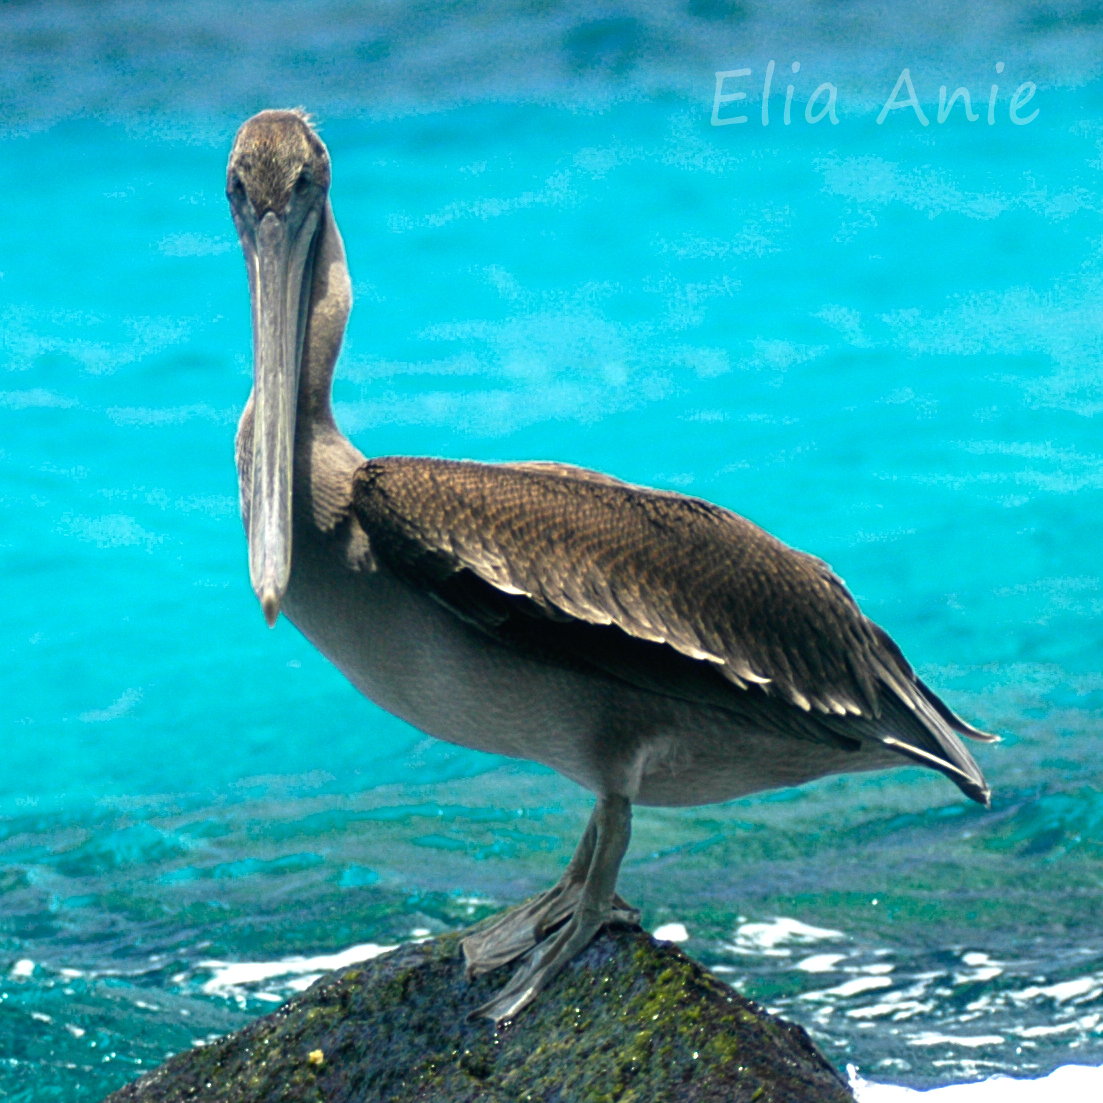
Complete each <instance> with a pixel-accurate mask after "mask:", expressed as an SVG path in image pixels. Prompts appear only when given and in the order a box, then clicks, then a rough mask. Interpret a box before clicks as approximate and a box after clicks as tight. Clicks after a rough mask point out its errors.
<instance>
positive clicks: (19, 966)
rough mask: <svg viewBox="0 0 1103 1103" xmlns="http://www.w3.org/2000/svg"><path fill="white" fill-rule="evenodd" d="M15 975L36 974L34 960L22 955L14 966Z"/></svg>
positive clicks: (13, 974)
mask: <svg viewBox="0 0 1103 1103" xmlns="http://www.w3.org/2000/svg"><path fill="white" fill-rule="evenodd" d="M11 975H12V976H13V977H29V976H33V975H34V962H33V961H31V959H30V958H29V957H21V958H20V959H19V960H18V961H17V962H16V963H15V964H14V965H13V966H12V967H11Z"/></svg>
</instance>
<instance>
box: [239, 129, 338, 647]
mask: <svg viewBox="0 0 1103 1103" xmlns="http://www.w3.org/2000/svg"><path fill="white" fill-rule="evenodd" d="M328 191H329V154H328V153H327V152H326V147H325V146H324V145H323V144H322V142H321V140H320V139H319V138H318V136H317V135H316V134H315V133H314V131H313V130H312V129H311V127H310V124H309V122H308V121H307V119H306V117H305V116H304V115H302V114H300V113H299V112H295V111H262V112H261V113H260V114H259V115H254V116H253V117H252V118H251V119H249V121H248V122H246V123H245V124H244V125H243V126H242V127H241V129H240V130H239V131H238V132H237V137H236V138H235V139H234V148H233V150H232V151H231V153H230V164H229V166H228V168H227V171H226V196H227V198H228V199H229V201H230V210H231V211H232V212H233V216H234V224H235V225H236V226H237V232H238V235H239V236H240V238H241V247H242V249H243V250H244V252H245V262H246V266H247V268H248V270H249V292H250V295H251V297H252V301H253V397H252V403H253V456H252V487H251V491H250V490H249V489H248V488H247V490H246V493H247V494H248V496H249V578H250V581H251V582H252V584H253V590H254V592H255V593H256V595H257V597H258V598H259V599H260V603H261V607H262V608H263V610H264V616H265V619H266V620H267V621H268V623H269V625H273V624H275V622H276V618H277V617H278V616H279V611H280V603H281V602H282V601H283V596H284V594H285V593H286V592H287V584H288V580H289V578H290V575H291V483H292V465H293V457H294V448H295V413H296V405H297V401H298V391H299V372H300V367H301V363H302V350H303V337H304V332H305V330H306V322H307V307H308V305H309V303H310V289H311V284H312V280H313V261H314V248H315V242H316V241H317V238H318V235H319V228H320V227H321V225H322V221H323V214H324V211H325V206H326V195H327V193H328Z"/></svg>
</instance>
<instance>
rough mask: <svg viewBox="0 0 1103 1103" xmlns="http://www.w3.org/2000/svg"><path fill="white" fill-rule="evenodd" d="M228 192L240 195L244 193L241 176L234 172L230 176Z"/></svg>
mask: <svg viewBox="0 0 1103 1103" xmlns="http://www.w3.org/2000/svg"><path fill="white" fill-rule="evenodd" d="M230 194H231V195H236V196H242V195H244V194H245V185H244V184H243V183H242V182H241V177H240V176H238V174H237V173H236V172H235V173H234V174H233V176H231V177H230Z"/></svg>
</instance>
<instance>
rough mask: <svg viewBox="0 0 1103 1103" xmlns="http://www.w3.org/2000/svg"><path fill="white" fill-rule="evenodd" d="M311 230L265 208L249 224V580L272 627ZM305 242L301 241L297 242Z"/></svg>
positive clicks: (287, 526)
mask: <svg viewBox="0 0 1103 1103" xmlns="http://www.w3.org/2000/svg"><path fill="white" fill-rule="evenodd" d="M312 230H313V226H310V227H303V228H302V229H301V230H300V232H299V233H298V234H295V235H293V236H290V235H289V234H288V228H287V225H286V223H285V222H284V221H283V220H282V219H281V218H279V216H278V215H276V214H275V213H274V212H272V211H268V212H267V213H265V215H264V217H263V218H262V219H261V220H260V222H259V223H258V224H257V226H256V234H255V238H254V242H255V251H254V254H253V257H252V258H250V259H251V260H252V262H253V263H252V267H253V271H252V272H250V276H251V277H252V279H251V280H250V283H251V285H252V287H251V290H252V292H253V465H252V476H253V486H252V498H251V501H250V509H249V579H250V581H251V582H252V584H253V591H254V592H255V593H256V595H257V597H258V598H259V599H260V604H261V607H262V608H263V610H264V618H265V620H267V621H268V624H269V626H270V627H271V626H272V625H274V624H275V623H276V618H277V617H278V616H279V613H280V603H281V602H282V601H283V596H284V594H285V593H287V584H288V580H289V579H290V577H291V482H292V472H293V457H294V449H295V408H296V404H297V400H298V389H299V360H300V356H301V347H302V330H303V326H304V318H303V315H304V313H305V310H304V309H303V293H302V292H303V276H304V272H305V270H306V267H307V262H308V260H309V258H310V256H311V249H310V244H311V241H312V239H313V233H312V232H310V231H312ZM304 239H305V240H304Z"/></svg>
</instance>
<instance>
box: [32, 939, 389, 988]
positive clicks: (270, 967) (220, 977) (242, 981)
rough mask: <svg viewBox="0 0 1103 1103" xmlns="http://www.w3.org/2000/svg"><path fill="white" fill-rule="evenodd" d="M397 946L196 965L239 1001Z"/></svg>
mask: <svg viewBox="0 0 1103 1103" xmlns="http://www.w3.org/2000/svg"><path fill="white" fill-rule="evenodd" d="M397 948H398V947H397V946H380V945H378V944H377V943H375V942H363V943H360V944H359V945H357V946H350V947H349V948H348V949H347V950H342V951H341V952H340V953H339V954H320V955H318V956H317V957H289V958H284V959H283V960H282V961H201V962H200V963H199V968H200V969H209V970H211V972H212V974H213V975H212V976H211V978H210V980H208V981H207V982H206V983H205V984H204V985H203V992H204V993H205V994H206V995H208V996H224V997H226V998H228V999H236V1000H238V1001H239V1002H240V1001H241V1000H243V999H245V997H246V996H247V995H249V994H250V993H249V992H248V986H249V985H254V984H260V983H261V982H262V981H266V980H272V979H273V978H274V977H295V978H296V979H295V980H291V981H288V982H285V983H284V985H283V986H282V987H284V988H289V989H291V990H292V991H303V990H304V989H306V988H309V987H310V985H312V984H313V983H314V982H315V981H316V980H317V979H318V977H320V976H321V975H322V974H323V973H328V972H330V970H332V969H343V968H344V967H345V966H346V965H356V964H357V963H358V962H361V961H371V959H372V958H376V957H379V955H380V954H386V953H389V952H390V951H391V950H396V949H397ZM17 964H18V963H17ZM308 974H309V975H308ZM254 994H256V993H254ZM273 995H274V993H264V994H263V995H261V996H260V998H263V999H271V998H272V996H273ZM277 998H279V997H277Z"/></svg>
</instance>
